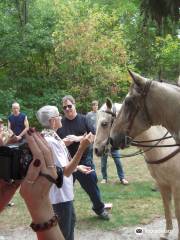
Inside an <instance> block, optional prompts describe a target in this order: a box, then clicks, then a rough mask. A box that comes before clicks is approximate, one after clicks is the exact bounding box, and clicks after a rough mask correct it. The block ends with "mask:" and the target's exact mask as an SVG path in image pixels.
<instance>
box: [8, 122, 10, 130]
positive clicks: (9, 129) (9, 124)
mask: <svg viewBox="0 0 180 240" xmlns="http://www.w3.org/2000/svg"><path fill="white" fill-rule="evenodd" d="M8 130H11V123H10V121H9V120H8Z"/></svg>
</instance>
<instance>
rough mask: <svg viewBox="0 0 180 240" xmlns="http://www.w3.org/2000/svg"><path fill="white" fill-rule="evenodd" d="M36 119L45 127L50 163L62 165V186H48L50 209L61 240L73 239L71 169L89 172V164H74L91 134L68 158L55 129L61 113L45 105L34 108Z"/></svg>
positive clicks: (76, 162)
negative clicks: (61, 235)
mask: <svg viewBox="0 0 180 240" xmlns="http://www.w3.org/2000/svg"><path fill="white" fill-rule="evenodd" d="M37 119H38V120H39V122H40V124H41V125H42V126H43V127H45V128H46V129H44V130H43V131H42V134H43V136H44V137H45V139H46V141H47V142H48V145H49V146H50V148H51V150H52V155H53V159H54V164H55V165H56V166H58V167H61V168H63V173H64V177H63V185H62V188H57V187H56V185H55V184H54V185H53V186H52V187H51V189H50V195H49V196H50V200H51V203H52V205H53V209H54V212H55V213H56V214H57V215H58V218H59V221H58V222H59V226H60V229H61V231H62V233H63V235H64V238H65V240H74V226H75V213H74V207H73V198H74V194H73V177H72V172H73V171H81V172H83V173H84V174H88V173H90V172H91V171H93V170H92V169H91V168H90V167H87V166H84V165H79V166H78V163H79V161H80V159H81V157H82V154H83V152H84V151H85V149H86V148H87V146H88V145H89V144H90V143H92V141H93V139H94V136H93V135H92V134H91V133H89V134H88V135H85V136H84V137H83V139H82V140H81V143H80V146H79V148H78V150H77V152H76V154H75V156H74V157H73V158H72V159H71V157H70V155H69V152H68V150H67V148H66V146H65V144H64V142H63V141H62V140H61V139H60V137H59V136H58V135H57V134H56V130H57V129H58V128H60V127H62V124H61V116H60V115H59V111H58V109H57V107H55V106H49V105H48V106H44V107H42V108H40V109H39V110H38V111H37ZM50 167H53V166H49V168H50Z"/></svg>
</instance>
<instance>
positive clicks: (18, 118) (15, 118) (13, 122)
mask: <svg viewBox="0 0 180 240" xmlns="http://www.w3.org/2000/svg"><path fill="white" fill-rule="evenodd" d="M8 129H11V130H12V131H13V133H14V135H15V137H16V140H17V141H21V140H22V138H23V136H24V135H25V133H26V132H27V131H28V129H29V122H28V119H27V116H26V114H24V113H21V112H20V105H19V103H17V102H14V103H13V104H12V114H11V115H10V116H9V117H8Z"/></svg>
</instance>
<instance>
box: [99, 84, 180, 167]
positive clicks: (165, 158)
mask: <svg viewBox="0 0 180 240" xmlns="http://www.w3.org/2000/svg"><path fill="white" fill-rule="evenodd" d="M151 84H152V81H147V82H146V84H145V86H144V89H143V91H142V92H141V96H142V97H143V98H142V101H143V105H144V111H145V114H146V118H147V121H148V123H149V124H150V125H152V121H151V118H150V114H149V112H148V109H147V106H146V96H147V94H148V91H149V89H150V86H151ZM139 110H140V106H137V107H136V110H135V111H134V112H132V113H131V115H130V117H129V118H130V121H129V126H128V128H127V130H126V137H128V138H129V139H131V138H130V137H129V136H128V135H129V132H130V131H131V129H132V126H133V123H134V120H135V117H136V115H137V114H138V112H139ZM103 112H105V113H107V114H110V115H111V116H112V119H111V126H112V124H113V122H114V120H115V118H116V113H114V112H112V111H110V110H103ZM167 134H168V132H167V133H166V134H165V135H164V136H163V137H162V138H159V139H153V140H149V141H131V145H132V146H138V147H148V149H146V150H144V151H142V150H139V151H136V152H135V153H133V154H128V155H121V158H125V157H133V156H136V155H139V154H143V153H145V152H147V151H150V150H152V148H154V147H172V146H180V144H172V145H159V143H160V141H161V140H163V139H167V138H171V137H172V136H167ZM154 141H158V142H157V143H155V144H154V145H147V144H143V143H146V142H154ZM109 143H110V138H108V140H107V143H106V145H109ZM179 152H180V147H179V148H177V149H176V150H174V151H173V152H172V153H170V154H168V155H167V156H165V157H163V158H161V159H158V160H151V161H149V160H148V159H146V158H145V161H146V163H147V164H160V163H164V162H166V161H167V160H169V159H171V158H172V157H174V156H175V155H176V154H177V153H179Z"/></svg>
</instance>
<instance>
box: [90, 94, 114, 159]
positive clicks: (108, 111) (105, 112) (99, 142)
mask: <svg viewBox="0 0 180 240" xmlns="http://www.w3.org/2000/svg"><path fill="white" fill-rule="evenodd" d="M112 107H113V104H112V101H111V100H110V99H109V98H107V99H106V103H105V104H104V105H103V106H102V107H101V108H100V110H99V111H98V113H97V123H96V136H95V140H94V151H95V154H96V155H97V156H102V155H103V154H104V153H106V152H107V151H108V150H109V135H110V130H111V126H112V123H113V120H114V117H115V113H114V112H113V110H112Z"/></svg>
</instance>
